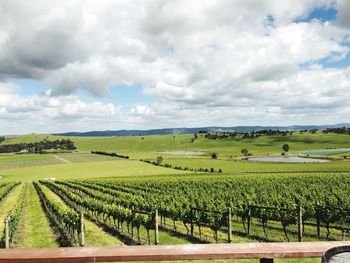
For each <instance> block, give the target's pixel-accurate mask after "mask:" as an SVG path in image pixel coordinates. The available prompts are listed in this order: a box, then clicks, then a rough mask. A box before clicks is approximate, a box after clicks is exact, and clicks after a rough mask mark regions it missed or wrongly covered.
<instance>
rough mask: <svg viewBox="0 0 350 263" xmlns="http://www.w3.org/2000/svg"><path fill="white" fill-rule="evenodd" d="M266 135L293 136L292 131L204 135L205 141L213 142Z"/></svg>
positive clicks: (235, 132) (212, 133) (213, 133)
mask: <svg viewBox="0 0 350 263" xmlns="http://www.w3.org/2000/svg"><path fill="white" fill-rule="evenodd" d="M263 135H265V136H266V135H267V136H271V135H281V136H288V135H293V131H280V130H260V131H252V132H237V131H234V132H210V133H206V134H205V135H204V137H205V138H207V139H213V140H223V139H235V138H237V139H251V138H258V137H260V136H263Z"/></svg>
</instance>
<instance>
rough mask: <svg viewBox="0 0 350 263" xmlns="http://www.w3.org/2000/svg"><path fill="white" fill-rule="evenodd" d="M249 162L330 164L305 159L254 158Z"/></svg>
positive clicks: (318, 160) (324, 161)
mask: <svg viewBox="0 0 350 263" xmlns="http://www.w3.org/2000/svg"><path fill="white" fill-rule="evenodd" d="M248 161H254V162H273V163H328V162H329V161H328V160H323V159H314V158H303V157H252V158H249V159H248Z"/></svg>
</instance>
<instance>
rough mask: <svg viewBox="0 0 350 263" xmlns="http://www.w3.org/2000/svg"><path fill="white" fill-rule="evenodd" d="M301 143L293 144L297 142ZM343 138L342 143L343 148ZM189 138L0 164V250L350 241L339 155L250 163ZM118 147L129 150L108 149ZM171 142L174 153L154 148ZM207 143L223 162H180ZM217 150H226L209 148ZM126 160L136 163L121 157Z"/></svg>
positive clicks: (348, 181)
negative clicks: (314, 160) (311, 160)
mask: <svg viewBox="0 0 350 263" xmlns="http://www.w3.org/2000/svg"><path fill="white" fill-rule="evenodd" d="M300 136H301V135H300V134H293V135H290V136H284V138H287V139H288V140H295V141H297V140H299V138H300ZM308 136H309V135H308ZM313 136H316V137H317V138H318V137H319V136H320V135H318V134H316V135H313ZM322 136H327V138H328V139H329V138H330V137H329V136H330V135H329V134H327V135H322ZM337 136H343V135H337ZM273 138H274V136H268V138H264V136H260V137H259V138H254V139H245V140H244V141H245V143H248V144H249V140H254V141H255V142H256V143H258V142H260V141H261V140H263V139H265V140H272V139H273ZM342 138H343V137H341V138H340V137H337V139H338V140H339V142H340V140H341V139H342ZM52 139H54V138H52ZM189 139H191V137H190V136H187V135H185V136H180V135H179V136H176V138H173V136H172V137H167V136H164V137H163V136H159V137H145V138H144V139H143V140H141V139H140V138H136V137H135V138H129V143H128V145H133V144H134V145H135V144H136V142H137V143H140V144H143V145H144V152H137V153H135V152H133V151H132V150H130V151H127V150H126V148H125V147H126V144H127V143H126V141H125V139H123V138H114V139H112V138H106V139H105V141H102V142H101V144H99V140H102V139H94V141H93V140H92V139H88V138H87V139H83V138H78V139H77V143H76V145H77V147H78V149H79V148H80V149H81V148H82V147H88V146H89V145H90V143H91V145H93V147H94V149H87V151H84V152H78V153H75V152H71V153H67V152H65V153H53V154H51V153H48V154H41V155H34V154H32V155H31V154H18V155H15V154H6V155H0V177H1V183H0V232H1V233H2V235H1V237H0V240H1V243H0V246H1V247H3V248H25V247H33V248H36V247H60V246H76V247H78V246H120V245H157V244H161V245H162V244H164V245H166V244H189V243H231V242H232V243H242V242H294V241H327V240H330V241H332V240H349V238H350V237H349V230H350V195H349V194H348V193H349V190H350V177H349V176H348V173H349V171H350V161H349V160H347V159H346V158H342V157H341V156H335V157H334V160H333V159H331V161H330V162H328V163H298V164H293V163H256V162H246V161H242V160H239V159H236V158H235V157H232V158H231V155H230V154H228V150H227V149H228V148H227V147H226V144H228V142H227V140H226V139H225V140H209V139H205V138H204V137H202V136H198V138H197V139H196V141H195V142H193V143H192V144H191V142H190V140H189ZM40 140H42V138H41V137H39V141H40ZM113 140H115V141H117V142H118V143H120V144H118V145H119V146H120V147H121V148H113V147H105V148H99V147H100V146H101V145H104V144H106V145H109V144H111V145H112V143H113ZM123 140H124V142H123ZM165 140H169V142H168V145H170V144H171V143H173V144H174V145H173V146H172V147H173V148H171V147H170V146H169V148H164V145H163V146H160V147H158V148H157V147H156V146H155V145H157V143H159V144H160V145H162V143H163V142H164V141H165ZM203 140H207V142H206V143H207V146H206V147H207V149H203V148H200V147H199V148H197V149H193V150H194V151H193V152H196V151H202V152H208V153H212V152H214V151H212V150H213V149H215V151H216V152H217V154H216V158H212V155H211V154H208V155H205V156H183V155H174V154H171V153H172V152H171V150H177V149H191V148H190V147H188V148H187V145H191V146H193V145H196V144H197V145H204V141H203ZM233 140H235V139H233ZM334 141H335V142H336V143H338V141H336V140H334ZM88 142H89V143H88ZM341 142H342V144H344V145H345V146H346V144H345V143H344V141H341ZM124 143H125V146H124ZM236 143H237V144H238V145H240V144H241V142H236V141H234V142H233V145H235V144H236ZM213 144H215V145H216V146H215V147H219V146H220V145H221V146H222V148H214V147H213V148H210V145H213ZM82 145H83V146H82ZM291 145H292V144H291ZM221 146H220V147H221ZM331 146H332V147H335V146H334V145H331ZM331 146H329V147H331ZM123 147H124V148H123ZM137 147H141V146H137ZM137 147H135V148H137ZM152 147H153V148H152ZM162 147H163V148H162ZM180 147H186V148H180ZM235 147H236V146H235ZM238 147H240V146H238ZM291 147H293V145H292V146H291ZM298 147H300V148H301V146H298ZM347 147H348V146H347ZM247 148H249V149H254V148H253V147H250V146H249V145H248V147H247ZM80 149H79V150H80ZM147 149H152V152H147ZM235 149H236V151H238V150H237V147H236V148H235ZM256 149H257V148H256ZM270 149H271V148H270ZM306 149H307V148H306ZM162 150H166V152H168V153H169V154H168V155H167V154H166V153H164V155H162V156H161V157H162V158H160V157H159V156H160V155H159V153H157V151H162ZM91 151H93V152H94V153H93V154H91ZM95 152H97V153H98V154H95ZM183 152H185V153H188V152H191V151H187V152H186V151H183ZM112 153H116V154H115V156H114V154H113V155H112ZM117 153H118V154H117ZM178 153H179V154H180V153H181V151H178ZM233 154H235V153H233ZM278 154H280V153H278V152H277V151H275V152H274V153H273V154H272V155H275V156H276V155H278ZM289 154H290V155H291V156H292V155H293V153H289ZM110 155H111V156H110ZM295 155H296V154H294V156H295ZM120 156H130V158H129V159H127V158H116V157H120ZM266 156H267V155H266ZM327 158H328V157H327ZM141 159H142V161H140V160H141ZM176 168H178V169H176ZM206 171H207V172H206Z"/></svg>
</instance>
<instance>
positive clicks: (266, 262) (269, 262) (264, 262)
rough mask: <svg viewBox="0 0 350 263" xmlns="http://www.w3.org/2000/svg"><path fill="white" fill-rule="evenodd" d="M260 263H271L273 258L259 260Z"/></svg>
mask: <svg viewBox="0 0 350 263" xmlns="http://www.w3.org/2000/svg"><path fill="white" fill-rule="evenodd" d="M260 263H273V258H261V259H260Z"/></svg>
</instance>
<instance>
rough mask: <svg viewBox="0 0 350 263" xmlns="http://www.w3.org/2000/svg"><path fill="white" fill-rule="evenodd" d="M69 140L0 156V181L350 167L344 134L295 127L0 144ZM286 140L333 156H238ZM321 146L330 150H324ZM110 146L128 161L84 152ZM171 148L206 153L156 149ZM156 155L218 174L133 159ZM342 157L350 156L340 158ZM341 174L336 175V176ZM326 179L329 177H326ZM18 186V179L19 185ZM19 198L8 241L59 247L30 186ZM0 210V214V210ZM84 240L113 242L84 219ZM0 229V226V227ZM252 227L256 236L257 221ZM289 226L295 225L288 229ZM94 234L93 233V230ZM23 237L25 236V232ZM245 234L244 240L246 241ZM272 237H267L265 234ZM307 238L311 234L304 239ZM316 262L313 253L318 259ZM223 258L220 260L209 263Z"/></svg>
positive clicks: (9, 201) (254, 174) (250, 176)
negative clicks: (220, 136) (267, 132)
mask: <svg viewBox="0 0 350 263" xmlns="http://www.w3.org/2000/svg"><path fill="white" fill-rule="evenodd" d="M67 138H69V139H71V140H72V141H74V142H75V145H76V146H77V152H72V153H59V152H48V153H46V154H0V176H1V177H2V178H1V179H0V183H1V182H9V181H22V182H24V183H27V182H31V181H38V180H42V179H45V178H47V179H50V178H51V179H52V178H54V179H57V180H67V179H96V178H106V177H108V178H109V177H110V178H111V181H112V180H114V179H116V180H150V181H152V180H162V179H163V178H166V179H169V180H181V181H183V182H186V181H188V182H190V181H191V180H193V179H197V180H206V179H210V178H211V177H218V178H220V180H225V179H230V178H232V177H237V178H244V179H246V180H258V179H265V178H266V179H273V178H277V177H278V178H282V177H283V178H291V177H304V176H310V177H312V176H320V175H321V176H329V178H333V177H337V176H340V175H341V176H347V174H348V172H349V171H350V152H347V151H344V150H341V149H346V148H350V136H349V135H338V134H331V133H329V134H322V133H316V134H310V133H303V134H299V133H297V132H296V133H294V134H293V135H288V136H261V137H259V138H254V139H226V140H209V139H206V138H204V136H202V135H201V134H199V135H198V139H196V140H195V141H194V142H193V143H191V139H192V138H193V134H185V135H162V136H158V135H154V136H127V137H62V136H53V135H37V134H30V135H23V136H10V137H6V140H5V142H2V144H12V143H29V142H36V141H41V140H44V139H47V140H57V139H67ZM285 143H287V144H289V146H290V151H289V153H288V154H289V155H291V156H296V155H299V154H300V153H301V152H303V154H310V155H322V154H326V155H327V157H331V158H334V160H332V161H331V162H329V163H265V162H249V161H242V160H241V158H242V157H243V156H242V154H241V150H242V149H248V151H249V152H250V153H252V155H253V156H280V155H281V152H282V145H283V144H285ZM327 148H328V149H329V148H332V150H331V151H327ZM92 150H94V151H106V152H116V153H118V154H123V155H128V156H130V160H125V159H120V158H112V157H109V156H102V155H96V154H90V151H92ZM172 151H200V152H206V153H208V155H205V156H191V155H179V154H178V155H173V154H161V153H160V152H172ZM214 152H215V153H217V155H218V159H212V158H211V157H210V155H211V153H214ZM157 156H162V157H163V161H162V163H163V164H165V163H168V164H171V165H172V166H173V167H174V166H180V167H183V168H185V167H188V168H196V169H199V168H202V169H209V170H210V168H214V169H215V170H216V171H218V170H219V169H222V170H223V174H215V173H196V175H197V176H191V177H190V176H188V175H193V172H186V171H181V170H175V169H171V168H164V167H160V166H154V165H151V164H147V163H144V162H140V161H139V159H148V160H152V161H154V160H156V157H157ZM343 156H349V158H348V159H349V160H347V159H343ZM341 176H340V177H341ZM327 178H328V177H327ZM22 185H24V184H22ZM22 185H21V186H19V187H17V188H16V189H15V190H14V191H13V192H12V193H11V194H10V195H9V196H8V197H7V198H6V199H5V200H4V201H3V202H2V204H0V207H1V208H2V209H3V212H2V214H1V215H2V216H3V215H5V214H7V213H8V211H9V210H10V209H11V207H13V206H14V204H15V203H16V200H17V199H18V196H19V193H20V191H21V189H23V187H22ZM25 191H26V193H25V196H26V199H25V200H26V201H25V202H26V203H25V210H24V212H23V213H24V216H23V218H22V222H21V226H22V230H23V231H22V232H20V233H19V234H18V235H17V236H16V237H15V239H16V244H15V247H45V246H46V245H45V242H46V240H47V242H48V245H47V246H48V247H56V246H58V245H59V244H58V242H57V240H56V238H57V236H56V233H54V231H53V230H52V227H51V226H50V223H49V222H48V220H47V218H46V216H45V214H44V211H43V209H42V207H41V205H40V202H39V199H38V196H37V194H36V191H35V189H34V187H33V185H32V184H31V183H30V184H28V187H27V188H26V190H25ZM1 215H0V216H1ZM88 224H89V225H88V234H89V235H88V236H89V237H87V238H88V240H87V243H88V245H111V244H114V243H115V242H116V240H115V239H114V238H115V237H114V236H112V235H110V233H109V234H108V235H105V233H104V230H103V229H102V228H101V227H100V226H98V225H96V224H94V223H93V222H90V221H89V222H88ZM235 227H236V230H241V229H240V228H241V225H240V224H237V225H235ZM0 230H1V229H0ZM255 230H256V233H257V234H259V235H263V233H261V229H260V228H259V227H257V228H256V229H255ZM291 230H293V231H294V229H293V228H292V229H291ZM94 233H95V234H94ZM269 233H270V234H271V236H274V237H276V238H277V239H283V234H281V233H282V232H281V230H280V229H277V227H276V229H275V230H274V229H272V227H271V230H270V232H269ZM27 236H30V238H27ZM235 238H236V240H235V241H236V242H246V241H249V239H248V238H243V237H240V238H238V237H235ZM161 239H162V241H163V242H164V243H169V244H170V243H186V242H187V240H185V239H181V238H179V237H172V236H169V235H168V234H167V233H165V232H163V231H162V234H161ZM246 239H247V240H246ZM272 239H273V238H272ZM311 239H312V238H311ZM317 261H319V259H317ZM215 262H227V261H215ZM232 262H257V261H232ZM277 262H316V261H315V260H311V259H310V260H290V261H288V260H285V261H284V260H283V261H282V260H278V261H277Z"/></svg>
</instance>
